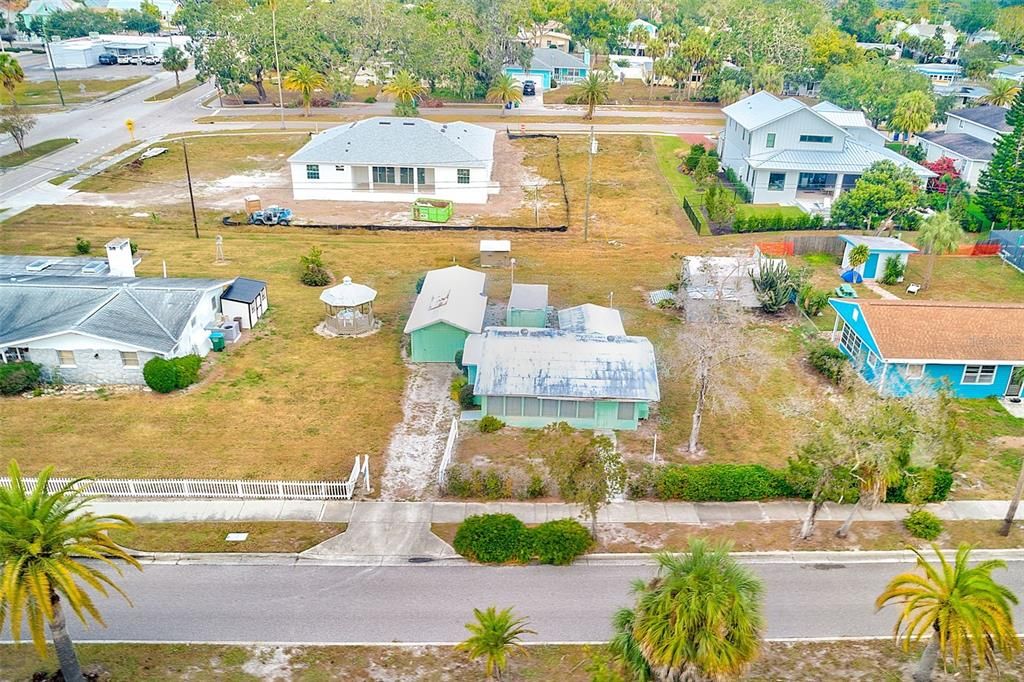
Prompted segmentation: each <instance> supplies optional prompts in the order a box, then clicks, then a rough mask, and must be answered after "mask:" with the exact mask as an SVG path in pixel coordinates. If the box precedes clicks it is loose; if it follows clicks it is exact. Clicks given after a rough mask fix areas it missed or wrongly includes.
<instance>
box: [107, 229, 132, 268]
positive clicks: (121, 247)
mask: <svg viewBox="0 0 1024 682" xmlns="http://www.w3.org/2000/svg"><path fill="white" fill-rule="evenodd" d="M107 267H109V268H110V276H111V277H134V276H135V261H134V260H133V259H132V245H131V242H129V241H128V240H127V239H125V238H124V237H118V238H117V239H112V240H110V241H109V242H107Z"/></svg>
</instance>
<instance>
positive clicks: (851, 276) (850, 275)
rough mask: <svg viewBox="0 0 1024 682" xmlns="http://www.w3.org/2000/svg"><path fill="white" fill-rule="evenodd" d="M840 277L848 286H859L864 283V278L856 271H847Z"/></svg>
mask: <svg viewBox="0 0 1024 682" xmlns="http://www.w3.org/2000/svg"><path fill="white" fill-rule="evenodd" d="M840 277H841V278H842V280H843V281H844V282H849V283H850V284H860V283H861V282H863V281H864V276H863V275H861V274H860V273H859V272H857V271H856V270H847V271H846V272H844V273H843V274H842V275H840Z"/></svg>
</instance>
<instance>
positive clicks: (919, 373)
mask: <svg viewBox="0 0 1024 682" xmlns="http://www.w3.org/2000/svg"><path fill="white" fill-rule="evenodd" d="M903 376H905V377H906V378H908V379H922V378H924V365H921V364H913V365H907V369H906V370H905V371H904V372H903Z"/></svg>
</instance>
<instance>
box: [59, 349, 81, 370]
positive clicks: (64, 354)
mask: <svg viewBox="0 0 1024 682" xmlns="http://www.w3.org/2000/svg"><path fill="white" fill-rule="evenodd" d="M57 364H58V365H60V366H61V367H78V365H76V364H75V352H74V351H71V350H59V351H57Z"/></svg>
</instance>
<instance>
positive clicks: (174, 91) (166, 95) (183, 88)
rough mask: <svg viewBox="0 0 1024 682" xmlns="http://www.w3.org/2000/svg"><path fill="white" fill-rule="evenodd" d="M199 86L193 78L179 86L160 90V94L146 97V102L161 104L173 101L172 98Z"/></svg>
mask: <svg viewBox="0 0 1024 682" xmlns="http://www.w3.org/2000/svg"><path fill="white" fill-rule="evenodd" d="M199 85H200V83H199V81H198V80H196V79H195V78H189V79H188V80H187V81H185V82H184V83H182V84H181V85H174V86H171V87H169V88H167V89H166V90H161V91H160V92H158V93H156V94H155V95H153V96H152V97H147V98H146V101H147V102H163V101H164V100H168V99H173V98H174V97H177V96H178V95H183V94H185V93H186V92H188V91H189V90H194V89H196V88H197V87H199Z"/></svg>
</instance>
